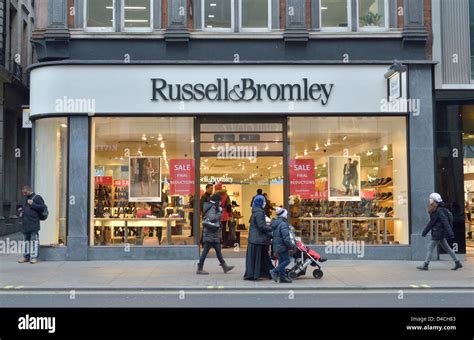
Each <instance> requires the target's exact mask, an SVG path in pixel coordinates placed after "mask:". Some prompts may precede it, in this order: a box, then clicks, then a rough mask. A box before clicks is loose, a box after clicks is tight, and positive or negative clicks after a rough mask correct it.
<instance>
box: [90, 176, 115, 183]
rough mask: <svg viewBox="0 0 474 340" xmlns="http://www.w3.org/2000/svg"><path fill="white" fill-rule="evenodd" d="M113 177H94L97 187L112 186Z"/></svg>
mask: <svg viewBox="0 0 474 340" xmlns="http://www.w3.org/2000/svg"><path fill="white" fill-rule="evenodd" d="M112 181H113V179H112V177H110V176H96V177H94V183H95V185H99V184H101V185H112Z"/></svg>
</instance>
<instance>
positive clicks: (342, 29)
mask: <svg viewBox="0 0 474 340" xmlns="http://www.w3.org/2000/svg"><path fill="white" fill-rule="evenodd" d="M346 4H347V27H334V26H327V27H324V26H323V14H322V7H323V6H322V2H321V1H320V2H319V27H320V30H321V32H351V27H352V1H351V0H346Z"/></svg>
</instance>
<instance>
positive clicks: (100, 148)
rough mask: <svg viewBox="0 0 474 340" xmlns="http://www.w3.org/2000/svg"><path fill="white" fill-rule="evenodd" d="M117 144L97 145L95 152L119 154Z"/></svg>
mask: <svg viewBox="0 0 474 340" xmlns="http://www.w3.org/2000/svg"><path fill="white" fill-rule="evenodd" d="M117 150H118V145H117V144H96V146H95V151H97V152H117Z"/></svg>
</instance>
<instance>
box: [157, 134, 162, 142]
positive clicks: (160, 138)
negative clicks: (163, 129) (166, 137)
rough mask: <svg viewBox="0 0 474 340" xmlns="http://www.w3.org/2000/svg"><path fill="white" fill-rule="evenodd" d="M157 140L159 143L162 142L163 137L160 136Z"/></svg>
mask: <svg viewBox="0 0 474 340" xmlns="http://www.w3.org/2000/svg"><path fill="white" fill-rule="evenodd" d="M158 140H159V141H160V142H161V141H162V140H163V136H161V134H160V135H159V136H158Z"/></svg>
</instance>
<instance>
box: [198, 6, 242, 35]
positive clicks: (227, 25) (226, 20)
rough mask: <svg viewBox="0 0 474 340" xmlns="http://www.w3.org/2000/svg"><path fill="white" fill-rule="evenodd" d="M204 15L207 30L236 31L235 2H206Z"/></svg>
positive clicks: (204, 26) (204, 24)
mask: <svg viewBox="0 0 474 340" xmlns="http://www.w3.org/2000/svg"><path fill="white" fill-rule="evenodd" d="M202 15H203V20H202V22H203V29H205V30H208V29H211V30H219V31H233V30H234V20H233V17H234V0H204V1H203V11H202Z"/></svg>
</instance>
